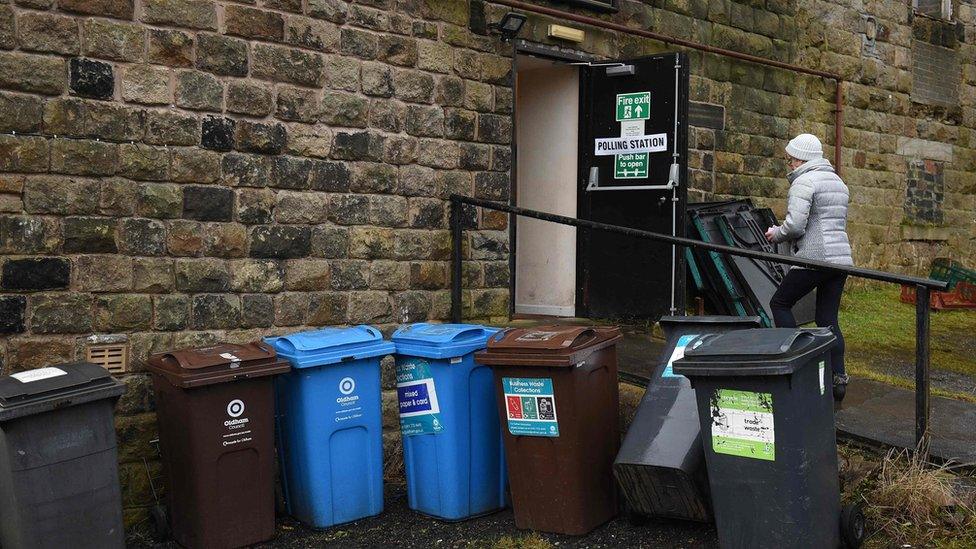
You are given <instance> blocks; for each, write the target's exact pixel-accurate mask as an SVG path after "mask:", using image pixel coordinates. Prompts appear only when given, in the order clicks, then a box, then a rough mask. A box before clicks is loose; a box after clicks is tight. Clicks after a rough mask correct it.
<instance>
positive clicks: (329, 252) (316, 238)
mask: <svg viewBox="0 0 976 549" xmlns="http://www.w3.org/2000/svg"><path fill="white" fill-rule="evenodd" d="M348 251H349V230H348V229H346V228H345V227H333V226H329V225H319V226H316V227H314V228H313V229H312V242H311V255H313V256H314V257H325V258H329V259H336V258H340V257H346V254H347V253H348Z"/></svg>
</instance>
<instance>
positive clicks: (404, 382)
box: [396, 358, 444, 436]
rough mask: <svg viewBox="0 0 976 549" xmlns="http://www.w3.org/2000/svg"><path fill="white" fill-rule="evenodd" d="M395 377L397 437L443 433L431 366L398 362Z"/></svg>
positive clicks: (414, 360) (420, 361)
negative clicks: (397, 405) (398, 421)
mask: <svg viewBox="0 0 976 549" xmlns="http://www.w3.org/2000/svg"><path fill="white" fill-rule="evenodd" d="M396 376H397V401H398V403H399V405H400V433H401V434H402V435H403V436H412V435H425V434H430V433H439V432H441V431H443V430H444V423H443V421H442V419H441V408H440V404H439V403H438V402H437V387H436V386H435V385H434V376H433V374H431V371H430V363H429V362H428V361H426V360H424V359H421V358H401V359H399V360H397V365H396Z"/></svg>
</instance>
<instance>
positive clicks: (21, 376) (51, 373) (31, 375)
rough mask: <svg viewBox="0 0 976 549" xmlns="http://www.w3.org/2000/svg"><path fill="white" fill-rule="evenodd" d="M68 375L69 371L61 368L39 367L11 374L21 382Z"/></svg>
mask: <svg viewBox="0 0 976 549" xmlns="http://www.w3.org/2000/svg"><path fill="white" fill-rule="evenodd" d="M66 375H68V372H65V371H64V370H61V369H59V368H38V369H36V370H28V371H26V372H18V373H16V374H11V376H10V377H12V378H14V379H16V380H17V381H19V382H21V383H31V382H33V381H40V380H42V379H50V378H52V377H58V376H66Z"/></svg>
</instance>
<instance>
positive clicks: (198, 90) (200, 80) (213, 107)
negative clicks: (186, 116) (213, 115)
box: [176, 71, 224, 111]
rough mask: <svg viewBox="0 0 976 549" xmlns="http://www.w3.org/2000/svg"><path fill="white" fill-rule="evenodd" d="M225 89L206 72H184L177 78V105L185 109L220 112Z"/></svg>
mask: <svg viewBox="0 0 976 549" xmlns="http://www.w3.org/2000/svg"><path fill="white" fill-rule="evenodd" d="M223 100H224V87H223V86H222V85H221V84H220V81H219V80H217V79H216V78H214V77H213V76H212V75H209V74H207V73H205V72H199V71H182V72H180V73H179V74H178V75H177V77H176V105H177V106H178V107H182V108H184V109H192V110H202V111H220V110H221V105H222V103H223Z"/></svg>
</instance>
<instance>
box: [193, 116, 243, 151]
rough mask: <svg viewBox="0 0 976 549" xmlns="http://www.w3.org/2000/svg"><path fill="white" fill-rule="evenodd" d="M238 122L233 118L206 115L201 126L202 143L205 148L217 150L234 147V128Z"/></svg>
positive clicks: (226, 149)
mask: <svg viewBox="0 0 976 549" xmlns="http://www.w3.org/2000/svg"><path fill="white" fill-rule="evenodd" d="M235 127H236V122H235V120H234V119H233V118H225V117H222V116H207V117H204V119H203V123H202V125H201V128H200V145H201V146H202V147H203V148H205V149H212V150H215V151H229V150H231V149H232V148H234V128H235Z"/></svg>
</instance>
